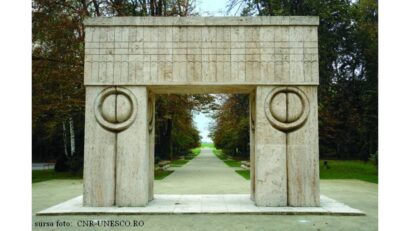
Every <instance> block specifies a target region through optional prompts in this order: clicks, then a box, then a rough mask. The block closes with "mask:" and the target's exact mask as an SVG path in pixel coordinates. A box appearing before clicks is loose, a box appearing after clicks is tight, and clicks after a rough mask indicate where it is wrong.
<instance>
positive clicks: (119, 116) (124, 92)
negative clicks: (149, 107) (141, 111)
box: [94, 87, 137, 132]
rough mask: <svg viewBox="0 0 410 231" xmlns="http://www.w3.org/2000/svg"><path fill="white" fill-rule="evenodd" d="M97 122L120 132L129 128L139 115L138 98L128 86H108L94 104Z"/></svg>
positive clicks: (108, 128)
mask: <svg viewBox="0 0 410 231" xmlns="http://www.w3.org/2000/svg"><path fill="white" fill-rule="evenodd" d="M94 110H95V118H96V119H97V122H98V123H99V124H100V125H101V126H102V127H104V128H105V129H107V130H110V131H114V132H120V131H123V130H125V129H127V128H128V127H129V126H130V125H131V124H132V123H133V122H134V120H135V118H136V116H137V100H136V98H135V96H134V94H133V93H132V92H131V91H129V90H128V89H126V88H122V87H110V88H106V89H104V90H103V91H101V93H100V94H99V95H98V96H97V98H96V99H95V104H94Z"/></svg>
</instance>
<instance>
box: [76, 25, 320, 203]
mask: <svg viewBox="0 0 410 231" xmlns="http://www.w3.org/2000/svg"><path fill="white" fill-rule="evenodd" d="M318 24H319V19H318V18H317V17H209V18H203V17H186V18H177V17H172V18H161V17H159V18H156V17H119V18H93V19H87V20H86V21H85V25H86V38H85V40H86V41H85V71H84V84H85V86H86V122H85V154H84V155H85V157H84V196H83V205H84V206H94V207H110V206H127V207H136V206H145V205H147V204H148V202H149V201H150V200H153V199H154V188H153V181H154V137H155V136H154V131H155V129H154V126H155V119H154V117H155V116H154V114H155V105H154V104H155V94H162V93H184V94H185V93H245V94H249V100H250V118H251V119H250V127H251V129H250V137H251V143H250V146H251V158H250V159H251V187H250V190H251V192H250V193H251V198H252V199H253V200H254V202H255V204H256V205H257V206H275V207H279V206H299V207H300V206H307V207H315V206H319V197H320V196H319V154H318V119H317V116H318V115H317V111H318V109H317V87H318V84H319V74H318V37H317V26H318Z"/></svg>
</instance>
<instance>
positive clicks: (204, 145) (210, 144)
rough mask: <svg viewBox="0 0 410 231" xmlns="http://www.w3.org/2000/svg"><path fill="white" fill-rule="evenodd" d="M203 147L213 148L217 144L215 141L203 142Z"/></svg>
mask: <svg viewBox="0 0 410 231" xmlns="http://www.w3.org/2000/svg"><path fill="white" fill-rule="evenodd" d="M201 148H211V149H214V148H215V146H214V144H213V143H201Z"/></svg>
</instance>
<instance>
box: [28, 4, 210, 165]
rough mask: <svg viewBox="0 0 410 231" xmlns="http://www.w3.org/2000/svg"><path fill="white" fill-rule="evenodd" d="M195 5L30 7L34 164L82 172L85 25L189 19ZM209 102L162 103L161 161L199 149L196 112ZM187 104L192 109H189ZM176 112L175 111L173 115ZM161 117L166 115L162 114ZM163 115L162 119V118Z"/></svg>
mask: <svg viewBox="0 0 410 231" xmlns="http://www.w3.org/2000/svg"><path fill="white" fill-rule="evenodd" d="M194 3H195V1H194V0H169V1H164V0H149V1H148V0H138V1H136V0H115V1H103V0H81V1H55V0H34V1H33V3H32V34H33V35H32V44H33V45H32V63H33V64H32V78H33V81H32V82H33V85H32V89H33V95H32V96H33V99H32V105H33V114H32V119H33V120H32V130H33V132H32V134H33V135H32V149H33V153H32V158H33V160H36V161H57V164H56V170H61V171H79V170H80V169H81V166H82V159H83V150H84V148H83V145H84V144H83V142H84V93H85V89H84V86H83V71H84V63H83V60H84V25H83V23H82V22H83V20H84V18H87V17H97V16H106V17H111V16H175V15H179V16H187V15H190V13H191V12H192V10H193V8H194V6H195V5H194ZM210 100H212V97H208V96H196V97H192V96H170V97H165V96H162V97H158V101H157V115H156V120H157V129H156V134H157V136H156V140H157V143H158V141H161V142H164V143H166V144H167V145H166V146H165V147H164V148H162V147H160V149H159V150H160V153H159V156H160V157H164V156H172V153H176V152H182V153H187V152H188V151H189V149H190V148H193V147H195V146H199V134H198V132H197V130H196V128H195V127H194V126H193V123H192V113H191V111H192V110H193V109H200V110H206V107H205V106H201V105H199V104H200V103H201V102H209V101H210ZM186 103H188V104H186ZM174 109H175V110H174ZM160 111H162V112H160ZM158 112H160V113H158Z"/></svg>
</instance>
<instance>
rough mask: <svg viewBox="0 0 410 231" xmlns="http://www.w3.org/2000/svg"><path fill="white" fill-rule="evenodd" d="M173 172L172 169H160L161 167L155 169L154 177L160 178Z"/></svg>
mask: <svg viewBox="0 0 410 231" xmlns="http://www.w3.org/2000/svg"><path fill="white" fill-rule="evenodd" d="M173 172H174V171H172V170H161V169H158V170H155V173H154V179H155V180H162V179H164V178H165V177H167V176H169V175H170V174H171V173H173Z"/></svg>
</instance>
